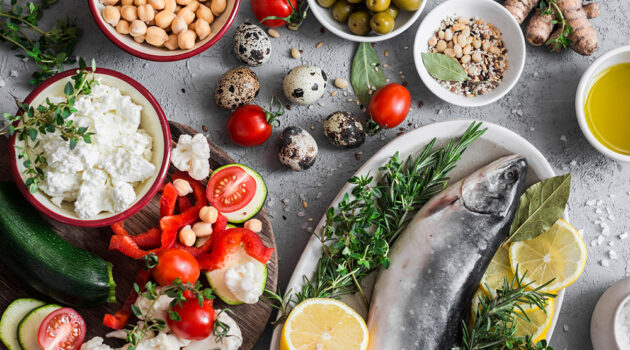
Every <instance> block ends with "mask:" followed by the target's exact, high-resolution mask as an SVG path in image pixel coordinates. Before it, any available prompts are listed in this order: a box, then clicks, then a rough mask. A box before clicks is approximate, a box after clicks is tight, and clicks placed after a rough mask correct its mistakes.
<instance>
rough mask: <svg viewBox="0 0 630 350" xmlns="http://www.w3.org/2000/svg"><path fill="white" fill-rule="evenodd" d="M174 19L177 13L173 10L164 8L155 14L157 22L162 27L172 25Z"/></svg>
mask: <svg viewBox="0 0 630 350" xmlns="http://www.w3.org/2000/svg"><path fill="white" fill-rule="evenodd" d="M173 19H175V14H174V13H173V12H171V11H167V10H163V11H160V12H158V14H157V15H155V24H156V25H157V26H158V27H160V28H162V29H166V28H168V27H170V26H171V23H173Z"/></svg>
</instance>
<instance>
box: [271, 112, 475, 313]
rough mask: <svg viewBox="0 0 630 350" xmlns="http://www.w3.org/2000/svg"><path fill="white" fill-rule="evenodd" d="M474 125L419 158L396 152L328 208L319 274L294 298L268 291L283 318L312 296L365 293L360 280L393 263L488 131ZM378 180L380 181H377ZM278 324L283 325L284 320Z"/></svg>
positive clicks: (357, 179) (428, 148) (353, 180)
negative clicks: (404, 236) (411, 228)
mask: <svg viewBox="0 0 630 350" xmlns="http://www.w3.org/2000/svg"><path fill="white" fill-rule="evenodd" d="M480 127H481V123H473V124H471V125H470V126H469V127H468V129H467V130H466V131H465V132H464V134H462V136H461V137H460V138H459V139H458V140H452V141H451V142H449V143H448V145H446V147H443V148H438V149H436V150H434V149H433V148H434V146H435V143H436V140H435V139H434V140H433V141H431V142H430V143H429V145H427V146H426V148H425V149H424V151H423V152H422V153H421V154H420V155H419V156H417V157H415V158H413V157H409V158H408V159H407V160H406V161H401V160H400V158H399V155H398V154H396V155H394V156H393V157H392V158H390V159H389V161H388V162H387V163H386V164H385V165H384V166H383V167H381V168H380V169H379V177H378V178H374V177H372V176H359V177H353V178H351V179H350V180H348V182H349V183H350V184H352V185H353V187H352V189H351V190H350V194H348V193H346V194H345V195H344V197H343V199H342V200H341V201H340V202H339V204H338V205H337V207H336V208H333V207H331V208H329V209H328V210H327V211H326V223H325V224H324V227H323V228H322V230H321V233H319V234H318V235H317V238H319V240H320V241H321V243H322V256H321V258H320V259H319V261H318V264H317V269H316V272H315V275H314V276H313V277H311V278H309V277H307V276H304V284H303V286H302V288H301V290H299V291H298V292H296V293H295V296H291V295H290V294H291V291H288V293H287V295H285V296H282V295H281V294H280V293H273V292H271V291H267V295H268V296H269V298H271V299H273V300H274V301H275V302H276V305H275V306H276V308H278V309H279V310H280V313H281V316H280V318H279V322H281V321H283V320H284V317H286V316H287V315H288V312H289V311H290V309H291V307H292V305H293V304H296V303H299V302H301V301H303V300H305V299H309V298H340V297H341V296H343V295H345V294H353V293H357V292H358V293H360V294H361V295H362V297H363V300H364V302H365V303H366V304H368V300H367V298H366V296H365V294H364V293H363V291H362V289H361V285H360V283H361V280H362V279H363V278H364V277H365V276H367V275H368V274H370V273H371V272H373V271H374V270H376V269H378V268H379V267H381V266H383V267H385V268H387V267H388V266H389V264H390V260H389V258H388V253H389V248H390V247H391V245H392V244H393V243H394V241H395V240H396V239H397V238H398V236H399V235H400V233H401V232H402V231H403V229H404V228H405V227H406V225H407V223H408V222H409V220H411V218H412V216H413V213H415V212H416V211H417V210H418V209H420V207H422V205H424V204H425V203H426V202H427V201H428V200H429V199H430V198H431V197H432V196H434V195H435V194H437V193H439V192H440V191H442V190H443V189H444V188H445V187H446V185H447V181H448V180H449V177H448V173H449V172H450V171H451V170H452V169H453V168H455V166H456V164H457V161H458V160H459V159H460V158H461V156H462V154H463V153H464V151H465V150H466V148H467V146H468V145H469V144H470V143H471V142H473V141H474V140H476V139H477V138H479V137H480V136H481V135H482V134H483V133H484V132H485V129H480ZM374 181H376V183H374ZM279 322H278V323H279Z"/></svg>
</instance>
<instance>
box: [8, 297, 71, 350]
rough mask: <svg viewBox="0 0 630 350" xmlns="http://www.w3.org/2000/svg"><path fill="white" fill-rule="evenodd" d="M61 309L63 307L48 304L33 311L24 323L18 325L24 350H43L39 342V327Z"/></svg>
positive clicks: (19, 339) (19, 338)
mask: <svg viewBox="0 0 630 350" xmlns="http://www.w3.org/2000/svg"><path fill="white" fill-rule="evenodd" d="M57 309H61V306H59V305H55V304H48V305H44V306H40V307H38V308H36V309H35V310H33V311H31V312H29V313H28V315H26V317H24V319H23V320H22V322H20V324H19V325H18V334H17V335H18V341H19V342H20V346H21V347H22V349H23V350H42V347H41V346H39V342H38V341H37V333H38V332H39V326H40V325H41V324H42V321H44V319H45V318H46V316H48V315H50V313H51V312H53V311H55V310H57Z"/></svg>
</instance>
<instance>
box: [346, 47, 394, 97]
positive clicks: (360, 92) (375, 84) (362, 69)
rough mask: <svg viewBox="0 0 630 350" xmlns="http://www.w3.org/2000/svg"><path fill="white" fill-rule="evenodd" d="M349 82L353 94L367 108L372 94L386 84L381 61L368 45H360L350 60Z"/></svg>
mask: <svg viewBox="0 0 630 350" xmlns="http://www.w3.org/2000/svg"><path fill="white" fill-rule="evenodd" d="M350 81H351V83H352V88H353V89H354V94H355V95H357V97H358V98H359V101H361V103H362V104H363V105H364V106H366V107H367V105H368V103H369V102H370V98H371V97H372V94H373V93H374V92H375V91H376V90H378V89H379V88H381V87H382V86H384V85H385V84H387V78H385V73H383V67H382V66H381V61H380V60H379V59H378V56H377V55H376V51H374V48H373V47H372V45H370V43H360V44H359V47H358V48H357V52H356V53H355V54H354V58H353V59H352V71H351V73H350Z"/></svg>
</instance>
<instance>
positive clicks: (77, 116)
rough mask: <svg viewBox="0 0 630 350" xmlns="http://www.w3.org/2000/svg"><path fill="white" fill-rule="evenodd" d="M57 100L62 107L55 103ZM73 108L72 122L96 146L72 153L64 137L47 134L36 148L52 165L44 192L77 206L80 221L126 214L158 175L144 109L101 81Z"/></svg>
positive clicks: (55, 200) (47, 170)
mask: <svg viewBox="0 0 630 350" xmlns="http://www.w3.org/2000/svg"><path fill="white" fill-rule="evenodd" d="M57 99H61V101H63V98H61V97H58V98H55V97H52V98H50V100H51V101H52V102H53V103H55V102H57V101H55V100H57ZM74 107H75V108H76V110H77V111H76V112H75V113H74V114H72V115H71V116H70V117H69V118H68V119H69V120H72V121H73V124H74V125H76V126H77V127H86V128H88V131H89V132H92V133H94V134H93V135H92V136H91V143H86V142H84V141H83V140H80V141H79V142H78V143H77V146H76V147H75V148H74V149H70V144H69V142H68V141H64V140H62V139H61V137H60V135H59V132H55V133H49V134H43V135H42V136H41V139H40V140H39V141H40V142H39V143H38V146H37V147H38V148H41V150H42V151H43V154H44V156H45V157H46V159H47V163H48V164H47V166H46V167H45V168H44V172H45V180H44V182H43V183H42V184H41V185H40V189H41V190H42V191H43V192H44V193H46V194H47V195H49V196H50V197H51V202H53V203H55V204H56V205H58V206H61V204H62V202H64V201H66V202H71V203H74V211H75V213H76V214H77V216H78V217H79V218H81V219H89V218H91V217H94V216H96V215H97V214H99V213H101V212H108V213H118V212H121V211H123V210H125V209H127V208H129V206H130V205H131V204H132V203H133V202H134V201H135V200H136V193H135V189H134V187H136V186H137V185H138V184H139V183H141V182H142V181H145V180H147V179H148V178H150V177H151V176H152V175H153V174H154V173H155V172H156V168H155V165H153V164H152V163H151V158H152V155H153V154H152V145H153V140H152V137H151V136H150V135H149V134H148V133H147V132H146V131H145V130H144V129H142V128H140V119H141V111H142V106H140V105H138V104H136V103H134V102H133V101H132V100H131V98H130V97H129V96H126V95H123V94H122V92H121V91H120V90H119V89H118V88H116V87H113V86H109V85H107V84H104V83H103V82H102V81H99V84H97V85H95V86H94V87H93V88H92V91H91V93H90V94H89V95H81V96H79V97H78V98H77V101H76V102H75V105H74ZM38 151H39V150H38ZM37 153H39V152H37Z"/></svg>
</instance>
